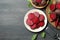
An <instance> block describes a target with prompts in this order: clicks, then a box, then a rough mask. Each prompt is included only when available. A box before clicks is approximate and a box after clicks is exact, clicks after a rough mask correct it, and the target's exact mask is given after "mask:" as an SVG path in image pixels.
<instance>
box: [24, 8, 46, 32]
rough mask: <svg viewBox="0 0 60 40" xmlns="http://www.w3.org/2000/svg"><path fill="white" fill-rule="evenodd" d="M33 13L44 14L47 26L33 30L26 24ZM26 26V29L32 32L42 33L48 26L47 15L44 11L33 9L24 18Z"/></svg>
mask: <svg viewBox="0 0 60 40" xmlns="http://www.w3.org/2000/svg"><path fill="white" fill-rule="evenodd" d="M33 12H39V13H40V14H43V15H44V17H45V20H44V22H45V24H44V26H43V27H39V28H37V29H31V28H30V26H29V25H27V24H26V20H27V18H28V14H29V13H33ZM24 25H25V27H26V28H27V29H28V30H29V31H31V32H40V31H42V30H43V29H44V28H45V27H46V25H47V17H46V15H45V13H44V12H43V11H41V10H38V9H32V10H30V11H28V12H27V13H26V15H25V17H24Z"/></svg>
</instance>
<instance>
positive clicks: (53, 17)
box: [50, 13, 56, 21]
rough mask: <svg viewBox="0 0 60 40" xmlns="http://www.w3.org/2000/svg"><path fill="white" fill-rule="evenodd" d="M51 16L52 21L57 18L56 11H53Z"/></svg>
mask: <svg viewBox="0 0 60 40" xmlns="http://www.w3.org/2000/svg"><path fill="white" fill-rule="evenodd" d="M50 18H51V19H52V21H53V20H55V19H56V13H51V14H50Z"/></svg>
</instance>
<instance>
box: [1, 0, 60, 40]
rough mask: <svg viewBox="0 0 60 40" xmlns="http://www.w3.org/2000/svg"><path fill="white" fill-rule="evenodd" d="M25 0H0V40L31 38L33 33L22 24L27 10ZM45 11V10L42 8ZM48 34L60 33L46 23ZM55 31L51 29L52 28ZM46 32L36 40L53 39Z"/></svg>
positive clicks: (27, 39)
mask: <svg viewBox="0 0 60 40" xmlns="http://www.w3.org/2000/svg"><path fill="white" fill-rule="evenodd" d="M31 9H33V8H28V7H27V1H26V0H0V40H31V37H32V35H33V34H34V33H32V32H29V31H28V30H27V29H26V28H25V26H24V15H25V14H26V12H27V11H28V10H31ZM43 11H44V12H45V10H44V9H43ZM48 27H49V28H48V30H46V31H47V32H48V33H49V34H50V35H54V34H55V32H56V33H58V34H60V30H57V29H55V28H54V27H53V26H52V25H50V24H49V23H48ZM52 29H53V30H54V31H55V32H54V31H53V30H52ZM48 33H46V34H47V35H46V38H45V39H43V38H41V36H40V33H39V36H38V38H37V40H55V39H53V38H51V37H50V36H49V34H48Z"/></svg>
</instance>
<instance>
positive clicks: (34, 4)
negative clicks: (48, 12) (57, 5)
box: [30, 0, 49, 8]
mask: <svg viewBox="0 0 60 40" xmlns="http://www.w3.org/2000/svg"><path fill="white" fill-rule="evenodd" d="M30 2H31V4H32V5H33V6H34V7H35V8H44V7H46V6H47V5H48V3H49V0H47V3H46V5H44V6H36V5H35V4H33V2H32V0H30Z"/></svg>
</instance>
